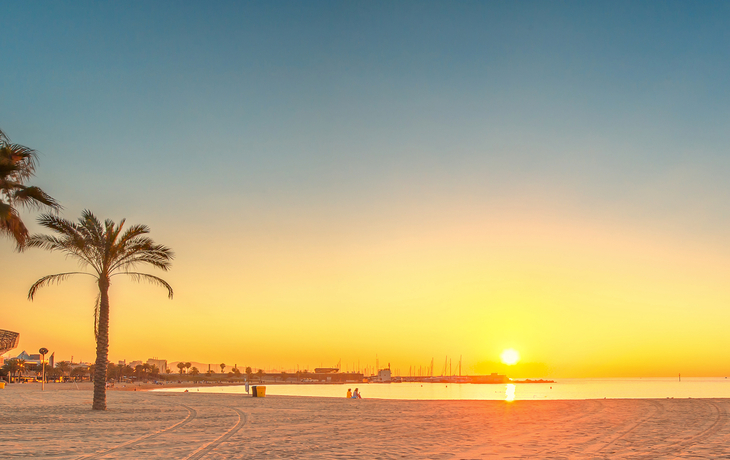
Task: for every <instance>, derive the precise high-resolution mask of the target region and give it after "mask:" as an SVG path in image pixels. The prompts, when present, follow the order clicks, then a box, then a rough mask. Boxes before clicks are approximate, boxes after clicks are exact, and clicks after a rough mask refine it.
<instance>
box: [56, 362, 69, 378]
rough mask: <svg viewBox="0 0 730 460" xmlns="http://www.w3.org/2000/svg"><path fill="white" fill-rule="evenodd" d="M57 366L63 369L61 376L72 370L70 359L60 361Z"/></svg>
mask: <svg viewBox="0 0 730 460" xmlns="http://www.w3.org/2000/svg"><path fill="white" fill-rule="evenodd" d="M56 368H57V369H58V370H60V371H61V376H65V375H66V374H67V373H69V372H71V363H69V362H68V361H59V362H58V363H56Z"/></svg>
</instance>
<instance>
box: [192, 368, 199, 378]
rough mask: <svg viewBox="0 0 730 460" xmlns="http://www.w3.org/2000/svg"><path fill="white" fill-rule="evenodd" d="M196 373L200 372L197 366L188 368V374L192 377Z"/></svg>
mask: <svg viewBox="0 0 730 460" xmlns="http://www.w3.org/2000/svg"><path fill="white" fill-rule="evenodd" d="M198 374H200V371H199V370H198V368H197V367H193V368H192V369H190V375H192V376H193V377H194V376H196V375H198Z"/></svg>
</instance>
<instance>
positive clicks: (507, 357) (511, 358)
mask: <svg viewBox="0 0 730 460" xmlns="http://www.w3.org/2000/svg"><path fill="white" fill-rule="evenodd" d="M500 358H501V359H502V362H503V363H504V364H506V365H508V366H511V365H513V364H517V362H518V361H519V360H520V353H519V352H518V351H517V350H514V349H512V348H508V349H506V350H504V351H503V352H502V354H501V355H500Z"/></svg>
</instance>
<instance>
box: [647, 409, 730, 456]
mask: <svg viewBox="0 0 730 460" xmlns="http://www.w3.org/2000/svg"><path fill="white" fill-rule="evenodd" d="M693 401H697V400H693ZM701 401H702V402H703V403H705V404H708V405H710V406H712V407H713V408H714V409H715V412H716V414H717V416H716V417H715V420H714V421H713V422H712V424H711V425H710V426H709V427H707V428H706V429H705V430H702V431H701V432H699V433H698V434H696V435H694V436H692V437H690V438H687V439H682V440H681V441H677V442H675V443H672V444H669V445H668V446H665V447H664V448H663V449H661V450H659V451H654V452H652V453H651V454H646V455H643V456H641V457H638V458H656V457H657V455H670V454H672V455H678V454H680V453H681V452H682V451H684V450H687V449H688V448H690V447H691V446H693V445H695V444H697V443H698V442H700V441H703V440H705V439H707V438H709V437H710V436H712V435H714V434H715V433H717V432H718V431H720V430H721V429H722V428H723V427H724V426H725V422H727V417H726V415H727V414H726V413H725V410H724V409H722V408H720V406H718V405H717V404H715V403H714V402H712V401H707V400H701Z"/></svg>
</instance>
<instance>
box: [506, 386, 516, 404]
mask: <svg viewBox="0 0 730 460" xmlns="http://www.w3.org/2000/svg"><path fill="white" fill-rule="evenodd" d="M504 400H505V401H514V400H515V384H514V383H508V384H507V385H505V397H504Z"/></svg>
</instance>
